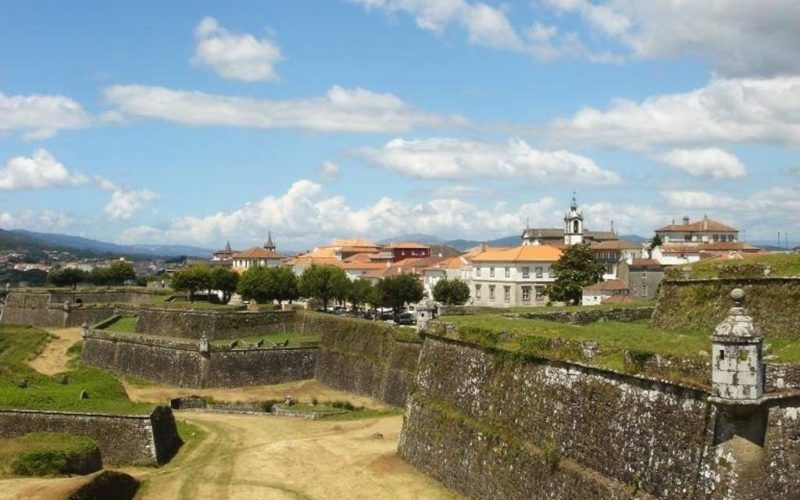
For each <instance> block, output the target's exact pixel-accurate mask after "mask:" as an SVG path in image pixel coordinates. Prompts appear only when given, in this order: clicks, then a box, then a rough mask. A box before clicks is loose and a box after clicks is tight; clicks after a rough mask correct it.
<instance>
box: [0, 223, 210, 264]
mask: <svg viewBox="0 0 800 500" xmlns="http://www.w3.org/2000/svg"><path fill="white" fill-rule="evenodd" d="M26 246H28V247H31V248H32V249H42V248H51V247H56V248H59V249H67V250H70V249H71V250H79V251H88V252H92V253H95V254H112V255H124V256H136V257H179V256H181V255H185V256H187V257H210V256H211V253H212V251H211V250H209V249H206V248H200V247H194V246H188V245H118V244H116V243H107V242H104V241H97V240H92V239H89V238H83V237H80V236H71V235H68V234H57V233H37V232H34V231H27V230H25V229H14V230H12V231H5V230H1V229H0V248H5V249H9V248H22V249H24V247H26Z"/></svg>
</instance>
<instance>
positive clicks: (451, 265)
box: [425, 255, 469, 270]
mask: <svg viewBox="0 0 800 500" xmlns="http://www.w3.org/2000/svg"><path fill="white" fill-rule="evenodd" d="M467 264H469V260H468V259H467V258H465V257H462V256H460V255H459V256H457V257H450V258H449V259H444V260H441V261H439V262H437V263H435V264H434V265H432V266H428V267H426V268H425V270H441V269H461V268H462V267H464V266H466V265H467Z"/></svg>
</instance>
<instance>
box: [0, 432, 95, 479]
mask: <svg viewBox="0 0 800 500" xmlns="http://www.w3.org/2000/svg"><path fill="white" fill-rule="evenodd" d="M99 453H100V452H99V450H98V448H97V443H96V442H94V440H92V439H89V438H87V437H82V436H75V435H72V434H66V433H61V432H59V433H55V432H34V433H31V434H25V435H24V436H20V437H16V438H11V439H1V438H0V477H3V476H9V475H17V476H53V475H58V474H66V473H68V472H71V470H70V464H72V463H74V462H76V461H80V460H81V459H82V458H83V457H90V456H92V455H97V456H99Z"/></svg>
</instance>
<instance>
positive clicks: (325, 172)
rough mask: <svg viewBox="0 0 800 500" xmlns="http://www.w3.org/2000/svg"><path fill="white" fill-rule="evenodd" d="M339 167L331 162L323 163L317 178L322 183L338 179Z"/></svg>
mask: <svg viewBox="0 0 800 500" xmlns="http://www.w3.org/2000/svg"><path fill="white" fill-rule="evenodd" d="M341 170H342V169H341V168H340V167H339V165H337V164H335V163H333V162H332V161H324V162H322V165H320V167H319V178H320V179H321V180H323V181H330V180H333V179H336V178H337V177H339V174H340V173H341Z"/></svg>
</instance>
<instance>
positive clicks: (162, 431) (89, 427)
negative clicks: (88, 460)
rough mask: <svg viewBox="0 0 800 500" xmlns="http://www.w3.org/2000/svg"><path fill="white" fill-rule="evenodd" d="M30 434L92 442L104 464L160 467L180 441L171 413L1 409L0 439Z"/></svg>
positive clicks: (162, 409) (165, 410) (159, 409)
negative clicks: (62, 434) (77, 437)
mask: <svg viewBox="0 0 800 500" xmlns="http://www.w3.org/2000/svg"><path fill="white" fill-rule="evenodd" d="M31 432H66V433H70V434H76V435H80V436H86V437H89V438H92V439H94V440H95V441H96V442H97V444H98V445H99V447H100V455H101V457H102V460H103V463H104V464H109V463H110V464H135V465H159V464H163V463H166V462H167V461H168V460H169V459H170V458H171V457H172V456H173V455H174V454H175V452H176V451H177V450H178V448H179V447H180V445H181V439H180V437H179V436H178V429H177V427H176V426H175V419H174V418H173V416H172V410H171V409H170V408H169V407H167V406H159V407H157V408H155V410H153V413H151V414H150V415H112V414H105V413H78V412H66V411H43V410H16V409H0V437H4V438H11V437H17V436H21V435H23V434H28V433H31Z"/></svg>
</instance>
